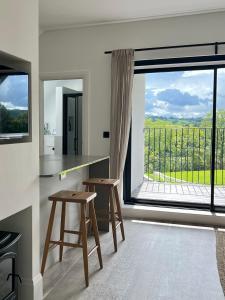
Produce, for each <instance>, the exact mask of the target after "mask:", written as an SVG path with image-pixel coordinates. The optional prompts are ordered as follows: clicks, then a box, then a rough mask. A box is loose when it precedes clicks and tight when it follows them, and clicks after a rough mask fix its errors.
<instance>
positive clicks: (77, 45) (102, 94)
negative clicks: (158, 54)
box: [40, 13, 225, 154]
mask: <svg viewBox="0 0 225 300" xmlns="http://www.w3.org/2000/svg"><path fill="white" fill-rule="evenodd" d="M224 28H225V13H215V14H206V15H194V16H185V17H176V18H168V19H160V20H150V21H143V22H132V23H123V24H113V25H103V26H95V27H90V28H88V27H86V28H77V29H65V30H58V31H51V32H50V31H49V32H46V33H44V34H42V35H41V37H40V71H41V73H48V72H53V74H54V72H56V73H57V74H58V73H59V72H73V71H76V72H77V73H79V71H80V72H84V71H87V72H88V73H89V76H90V78H89V85H88V89H89V90H88V95H89V103H90V106H89V115H90V121H89V137H90V153H91V154H106V153H108V151H109V140H108V139H103V138H102V132H103V131H104V130H109V126H110V118H109V117H110V55H105V54H104V51H105V50H112V49H117V48H129V47H131V48H140V47H153V46H164V45H173V44H186V43H202V42H213V41H225V30H224ZM177 52H178V51H177ZM140 54H141V53H140V52H139V55H140ZM143 54H144V53H142V55H143ZM151 55H152V53H151Z"/></svg>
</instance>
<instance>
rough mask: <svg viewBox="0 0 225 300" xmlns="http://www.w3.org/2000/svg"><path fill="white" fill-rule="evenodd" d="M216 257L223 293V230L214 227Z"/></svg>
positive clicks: (224, 269)
mask: <svg viewBox="0 0 225 300" xmlns="http://www.w3.org/2000/svg"><path fill="white" fill-rule="evenodd" d="M216 258H217V267H218V272H219V276H220V282H221V285H222V288H223V293H224V295H225V231H219V230H217V229H216Z"/></svg>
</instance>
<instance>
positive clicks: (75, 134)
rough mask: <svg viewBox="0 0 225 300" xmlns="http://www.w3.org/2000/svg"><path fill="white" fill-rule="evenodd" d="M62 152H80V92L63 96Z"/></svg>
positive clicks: (76, 153) (78, 153) (77, 153)
mask: <svg viewBox="0 0 225 300" xmlns="http://www.w3.org/2000/svg"><path fill="white" fill-rule="evenodd" d="M63 154H70V155H73V154H75V155H81V154H82V94H81V93H77V94H65V95H64V96H63Z"/></svg>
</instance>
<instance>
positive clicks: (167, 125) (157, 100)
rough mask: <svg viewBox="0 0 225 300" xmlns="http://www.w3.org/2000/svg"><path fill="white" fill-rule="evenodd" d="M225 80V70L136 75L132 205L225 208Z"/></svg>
mask: <svg viewBox="0 0 225 300" xmlns="http://www.w3.org/2000/svg"><path fill="white" fill-rule="evenodd" d="M224 82H225V68H224V66H205V67H203V68H201V67H196V68H195V67H187V68H185V67H176V68H171V69H168V68H167V69H166V70H165V71H164V70H163V69H160V70H155V71H152V72H150V71H149V72H146V73H145V74H140V73H137V74H135V76H134V89H133V112H132V128H131V134H130V143H129V149H128V155H127V162H126V180H125V185H126V188H125V191H126V192H125V195H124V197H125V199H126V202H127V203H144V204H153V205H166V206H176V207H183V208H184V207H187V208H188V207H189V208H199V209H209V210H211V211H214V210H220V211H223V210H224V208H225V159H224V149H225V148H224V147H225V134H224V131H225V122H224V119H225V118H224V115H225V104H224V103H225V101H224V99H225V89H224Z"/></svg>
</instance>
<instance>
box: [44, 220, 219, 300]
mask: <svg viewBox="0 0 225 300" xmlns="http://www.w3.org/2000/svg"><path fill="white" fill-rule="evenodd" d="M125 230H126V241H124V242H119V248H118V252H117V253H114V252H113V243H112V236H111V233H106V234H101V244H102V254H103V262H104V268H103V270H99V265H98V260H97V255H95V254H94V255H92V256H91V257H90V286H89V287H88V288H85V282H84V274H83V263H82V255H81V251H80V250H78V249H74V250H69V251H67V253H66V254H65V256H64V260H63V262H62V263H57V264H55V265H54V266H53V267H51V268H50V269H49V270H47V272H46V273H45V275H44V291H45V295H46V297H45V300H76V299H78V300H79V299H81V300H86V299H87V300H96V299H98V300H137V299H141V300H181V299H182V300H224V296H223V291H222V288H221V285H220V281H219V276H218V271H217V264H216V246H215V243H216V241H215V233H214V230H213V229H212V228H203V229H200V228H195V227H186V226H179V225H169V224H153V223H150V222H144V221H137V220H130V221H126V222H125ZM119 240H120V238H119Z"/></svg>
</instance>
